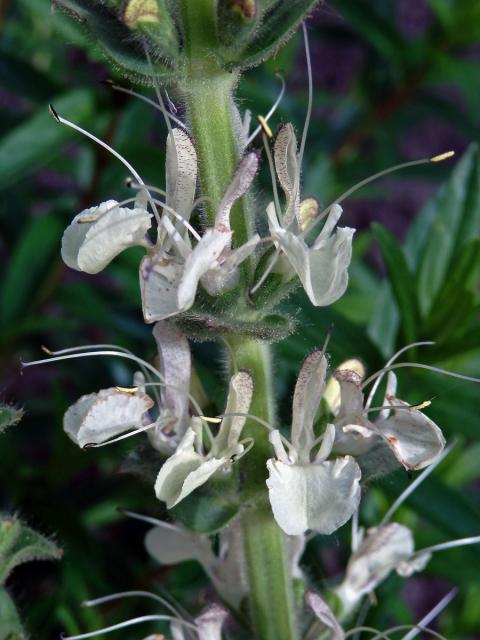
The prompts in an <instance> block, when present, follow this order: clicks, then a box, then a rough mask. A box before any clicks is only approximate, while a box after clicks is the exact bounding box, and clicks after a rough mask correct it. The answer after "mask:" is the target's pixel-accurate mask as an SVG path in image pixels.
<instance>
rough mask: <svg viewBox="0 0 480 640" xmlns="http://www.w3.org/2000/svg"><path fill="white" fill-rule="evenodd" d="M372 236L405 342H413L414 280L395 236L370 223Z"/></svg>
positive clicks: (415, 317)
mask: <svg viewBox="0 0 480 640" xmlns="http://www.w3.org/2000/svg"><path fill="white" fill-rule="evenodd" d="M372 229H373V236H374V238H375V240H377V242H378V244H379V245H380V249H381V251H382V256H383V260H384V262H385V266H386V268H387V271H388V276H389V280H390V283H391V286H392V291H393V295H394V297H395V299H396V302H397V306H398V311H399V313H400V318H401V322H400V327H401V330H402V332H403V334H404V337H405V340H406V342H415V340H416V339H417V331H418V316H419V313H418V307H417V301H416V298H415V280H414V277H413V275H412V273H411V272H410V269H409V267H408V264H407V260H406V258H405V254H404V253H403V250H402V247H401V246H400V244H399V243H398V242H397V240H396V238H395V236H394V235H393V234H392V233H390V231H387V229H385V228H384V227H382V226H381V225H379V224H374V225H372Z"/></svg>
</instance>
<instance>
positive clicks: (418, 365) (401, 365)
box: [360, 362, 480, 389]
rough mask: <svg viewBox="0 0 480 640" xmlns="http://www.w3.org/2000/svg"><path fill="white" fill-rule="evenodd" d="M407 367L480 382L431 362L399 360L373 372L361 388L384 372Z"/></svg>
mask: <svg viewBox="0 0 480 640" xmlns="http://www.w3.org/2000/svg"><path fill="white" fill-rule="evenodd" d="M405 367H413V368H414V369H427V371H433V372H434V373H440V374H442V375H444V376H449V377H451V378H458V379H459V380H465V381H466V382H480V378H474V377H473V376H464V375H462V374H461V373H454V372H453V371H447V370H446V369H440V367H433V366H431V365H429V364H421V363H419V362H397V363H395V364H392V365H390V366H389V367H384V368H383V369H380V370H379V371H377V372H376V373H373V374H372V375H371V376H370V377H369V378H367V379H366V380H365V382H363V383H362V386H361V387H360V388H361V389H364V388H365V387H366V386H367V385H369V384H370V382H373V381H374V380H375V379H376V378H378V376H380V375H382V374H383V373H387V372H388V371H393V370H394V369H403V368H405Z"/></svg>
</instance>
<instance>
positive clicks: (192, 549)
mask: <svg viewBox="0 0 480 640" xmlns="http://www.w3.org/2000/svg"><path fill="white" fill-rule="evenodd" d="M145 547H146V549H147V551H148V553H149V554H150V555H151V556H152V557H153V558H155V560H156V561H157V562H159V563H160V564H164V565H173V564H178V563H179V562H184V561H185V560H197V561H198V562H200V563H201V564H204V565H207V566H208V567H210V564H211V563H212V562H215V556H214V555H213V552H212V549H211V547H210V542H209V540H208V538H206V537H205V536H199V535H198V534H194V533H192V532H191V531H188V529H184V528H183V527H178V526H176V525H173V524H170V523H169V522H162V523H161V524H159V525H158V526H155V527H153V528H152V529H150V531H148V533H147V535H146V536H145Z"/></svg>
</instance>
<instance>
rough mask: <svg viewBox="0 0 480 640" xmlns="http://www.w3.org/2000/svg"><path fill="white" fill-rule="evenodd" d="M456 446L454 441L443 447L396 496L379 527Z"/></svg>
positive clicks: (387, 520) (388, 520)
mask: <svg viewBox="0 0 480 640" xmlns="http://www.w3.org/2000/svg"><path fill="white" fill-rule="evenodd" d="M456 444H457V443H456V441H455V440H454V441H453V442H452V443H451V444H449V445H448V447H445V449H444V450H443V452H442V454H441V455H440V456H439V457H438V458H437V459H436V460H435V461H434V462H432V464H431V465H429V466H428V467H426V468H425V469H424V470H423V471H422V472H421V474H420V475H419V476H417V477H416V478H415V480H414V481H413V482H411V483H410V484H409V485H408V487H407V488H406V489H405V490H404V491H402V493H401V494H400V495H399V496H398V498H397V499H396V500H395V502H394V503H393V504H392V506H391V507H390V509H389V510H388V511H387V513H386V514H385V515H384V516H383V518H382V520H381V522H380V524H379V525H378V526H379V527H383V526H384V525H386V524H387V523H388V522H390V520H391V519H392V516H393V514H394V513H395V511H397V509H398V508H399V507H400V506H401V505H402V504H403V503H404V502H405V500H406V499H407V498H408V497H409V496H410V495H411V494H412V493H413V492H414V491H415V489H416V488H417V487H418V486H419V485H420V484H421V483H422V482H423V481H424V480H425V479H426V478H427V477H428V476H429V475H430V474H431V473H432V471H434V469H436V468H437V467H438V465H439V464H440V462H442V460H444V459H445V458H446V457H447V456H448V454H449V453H450V451H451V450H452V449H453V447H454V446H455V445H456Z"/></svg>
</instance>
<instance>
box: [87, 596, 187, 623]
mask: <svg viewBox="0 0 480 640" xmlns="http://www.w3.org/2000/svg"><path fill="white" fill-rule="evenodd" d="M122 598H150V599H151V600H156V602H159V603H160V604H161V605H163V606H164V607H165V608H166V609H168V610H169V611H170V613H173V614H174V615H175V616H178V617H181V616H180V613H179V612H178V611H177V610H176V609H175V607H174V606H173V605H172V604H170V602H169V601H168V600H167V599H166V598H162V596H158V595H157V594H156V593H151V592H150V591H120V592H119V593H111V594H109V595H108V596H102V597H100V598H95V599H94V600H85V601H84V602H82V607H96V606H98V605H100V604H104V603H105V602H112V601H113V600H120V599H122Z"/></svg>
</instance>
